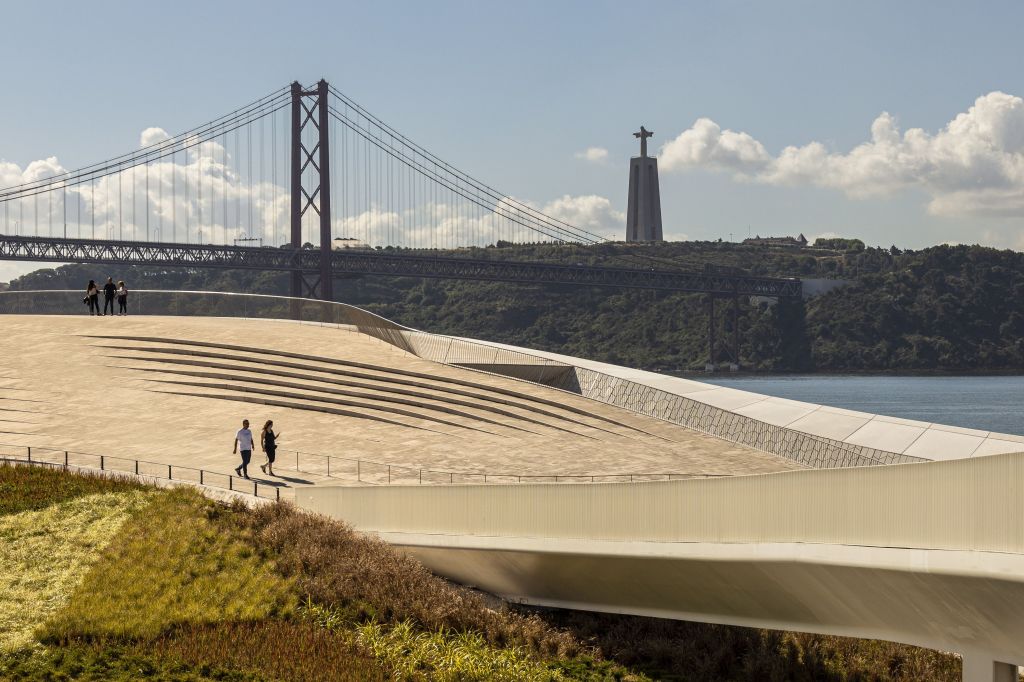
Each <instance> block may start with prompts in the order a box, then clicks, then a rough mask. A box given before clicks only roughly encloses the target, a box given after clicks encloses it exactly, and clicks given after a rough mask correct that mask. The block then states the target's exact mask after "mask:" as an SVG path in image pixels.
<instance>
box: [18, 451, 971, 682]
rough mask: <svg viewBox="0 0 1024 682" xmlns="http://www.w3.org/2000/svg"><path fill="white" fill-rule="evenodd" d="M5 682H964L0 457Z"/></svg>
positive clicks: (278, 514) (870, 649)
mask: <svg viewBox="0 0 1024 682" xmlns="http://www.w3.org/2000/svg"><path fill="white" fill-rule="evenodd" d="M0 556H3V557H4V558H5V560H4V562H2V563H0V679H4V680H8V679H10V680H39V681H42V680H58V679H77V680H97V681H98V680H120V681H127V680H135V679H139V678H146V679H159V680H166V681H186V680H188V681H193V682H206V681H210V680H235V681H240V680H247V681H253V682H256V681H266V682H271V681H274V680H288V681H289V682H295V681H299V682H301V681H304V680H308V681H319V680H384V679H401V680H427V679H430V680H453V681H454V680H521V679H530V680H595V681H596V680H635V681H642V680H649V679H665V680H684V679H685V680H769V681H780V682H781V681H782V680H798V681H803V680H836V681H838V680H859V679H871V680H883V681H884V680H920V679H930V680H950V681H952V680H959V679H960V663H959V661H958V660H957V658H956V657H955V656H953V655H951V654H942V653H938V652H934V651H929V650H925V649H919V648H915V647H909V646H903V645H898V644H892V643H887V642H875V641H867V640H855V639H848V638H840V637H827V636H818V635H807V634H798V633H787V632H777V631H768V630H754V629H750V628H738V627H725V626H717V625H704V624H698V623H685V622H678V621H667V620H659V619H654V618H640V617H631V616H618V615H611V614H594V613H586V612H576V611H558V610H542V611H532V610H529V609H525V608H521V607H514V606H511V605H505V604H501V603H500V602H497V600H495V599H493V598H487V599H485V598H484V597H483V596H481V595H480V594H478V593H475V592H472V591H470V590H467V589H465V588H462V587H459V586H456V585H452V584H450V583H447V582H445V581H443V580H441V579H439V578H437V577H436V576H433V575H431V574H430V573H428V572H427V571H426V570H424V569H423V567H422V566H420V565H419V564H418V563H416V562H415V561H414V560H412V559H410V558H408V557H407V556H405V555H402V554H399V553H397V552H395V551H394V550H392V549H391V548H390V547H389V546H387V545H385V544H384V543H383V542H381V541H379V540H375V539H371V538H369V537H366V536H362V535H359V534H357V533H355V532H353V531H351V530H350V529H349V528H347V527H346V526H344V525H343V524H341V523H338V522H336V521H332V520H329V519H327V518H325V517H319V516H313V515H308V514H304V513H302V512H299V511H297V510H296V509H295V508H294V507H291V506H289V505H286V504H275V505H268V506H264V507H260V508H256V509H252V508H248V507H245V506H242V505H239V504H236V505H232V506H227V505H223V504H219V503H215V502H212V501H209V500H207V499H204V498H203V497H201V496H200V495H199V494H198V493H197V492H196V491H194V490H191V489H177V490H158V489H155V488H152V487H147V486H143V485H139V484H136V483H133V482H130V481H120V480H112V479H107V478H99V477H95V476H83V475H79V474H71V473H65V472H61V471H59V470H57V471H55V470H49V469H39V468H32V467H24V466H18V467H12V466H6V465H0Z"/></svg>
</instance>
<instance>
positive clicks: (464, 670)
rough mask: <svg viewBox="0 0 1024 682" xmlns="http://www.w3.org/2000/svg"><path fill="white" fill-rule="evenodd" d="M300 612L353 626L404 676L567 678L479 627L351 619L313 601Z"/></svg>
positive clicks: (334, 628)
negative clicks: (426, 628)
mask: <svg viewBox="0 0 1024 682" xmlns="http://www.w3.org/2000/svg"><path fill="white" fill-rule="evenodd" d="M300 613H301V614H302V615H303V616H304V617H305V618H306V619H307V620H309V621H311V622H313V623H315V624H316V625H317V626H318V627H319V628H322V629H324V630H327V631H330V632H349V633H353V632H354V637H353V638H354V640H355V641H356V642H357V643H358V644H359V645H360V646H361V647H362V648H363V649H364V650H366V651H367V652H368V653H370V654H371V655H373V656H374V657H376V659H377V660H378V661H379V662H380V663H381V664H383V665H384V666H385V667H386V668H387V669H388V670H390V671H391V672H392V675H393V676H394V677H396V678H399V679H430V680H441V681H451V682H455V681H457V680H499V681H501V680H507V681H513V680H542V681H543V680H552V681H555V680H564V679H566V678H565V677H564V676H563V675H562V674H561V673H560V672H558V671H555V670H552V669H550V668H549V667H548V666H546V665H544V664H543V663H541V662H539V661H537V660H536V659H534V658H533V657H532V656H531V655H530V653H529V652H528V651H526V650H525V649H524V648H522V647H505V648H498V647H495V646H492V645H490V644H488V643H487V642H486V641H485V640H484V638H483V637H482V636H481V635H480V634H479V633H476V632H452V631H448V630H440V631H435V632H423V631H421V630H418V629H417V628H416V627H415V626H414V625H413V623H411V622H410V621H403V622H401V623H399V624H398V625H394V626H385V625H381V624H380V623H377V622H375V621H371V622H368V623H352V622H351V621H349V620H348V619H347V618H346V617H345V616H344V615H343V614H341V613H339V612H337V611H335V610H333V609H329V608H326V607H323V606H320V605H318V604H314V603H312V602H311V601H307V602H306V604H304V605H303V606H302V607H301V608H300Z"/></svg>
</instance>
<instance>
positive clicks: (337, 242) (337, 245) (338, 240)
mask: <svg viewBox="0 0 1024 682" xmlns="http://www.w3.org/2000/svg"><path fill="white" fill-rule="evenodd" d="M331 248H332V249H370V248H373V247H371V246H370V245H369V244H367V243H366V242H364V241H363V240H362V239H355V238H353V237H335V238H334V241H333V242H331Z"/></svg>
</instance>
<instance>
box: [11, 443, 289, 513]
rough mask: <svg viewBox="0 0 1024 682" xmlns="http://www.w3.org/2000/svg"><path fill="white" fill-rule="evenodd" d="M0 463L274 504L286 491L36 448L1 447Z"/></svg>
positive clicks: (193, 471) (172, 467) (211, 474)
mask: <svg viewBox="0 0 1024 682" xmlns="http://www.w3.org/2000/svg"><path fill="white" fill-rule="evenodd" d="M0 461H7V462H24V463H27V464H40V465H49V466H59V467H63V468H64V469H71V468H74V469H87V470H93V471H102V472H109V473H112V474H125V475H128V476H138V477H141V478H151V479H158V480H164V481H175V482H179V483H188V484H191V485H197V486H203V487H207V488H219V489H222V490H228V491H231V492H235V493H240V494H243V495H251V496H253V497H258V498H260V499H268V500H275V501H278V500H280V499H281V488H282V487H286V486H284V485H280V484H278V485H275V484H274V483H270V482H267V481H263V482H262V483H261V482H260V481H258V480H254V479H250V478H244V477H242V476H234V475H232V474H223V473H220V472H218V471H210V470H208V469H197V468H195V467H187V466H181V465H180V464H165V463H162V462H151V461H147V460H143V459H131V458H129V457H117V456H114V455H96V454H92V453H88V452H76V451H74V450H60V449H57V448H46V447H38V446H33V445H6V444H0ZM250 491H251V492H250Z"/></svg>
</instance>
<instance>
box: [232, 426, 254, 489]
mask: <svg viewBox="0 0 1024 682" xmlns="http://www.w3.org/2000/svg"><path fill="white" fill-rule="evenodd" d="M239 450H241V452H242V463H241V464H239V465H238V466H237V467H235V473H236V474H238V475H239V476H244V477H245V478H249V460H250V459H251V458H252V431H250V430H249V420H248V419H243V420H242V428H240V429H239V430H238V433H236V434H235V447H234V448H233V449H232V450H231V454H236V453H237V452H238V451H239Z"/></svg>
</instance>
